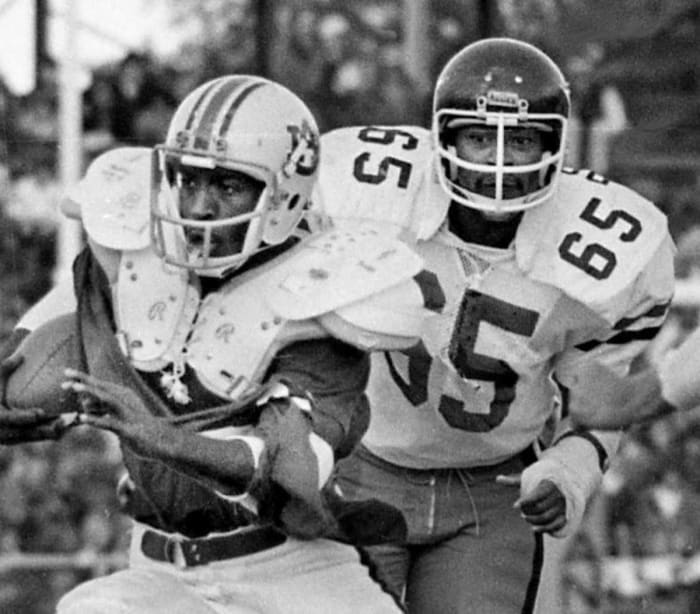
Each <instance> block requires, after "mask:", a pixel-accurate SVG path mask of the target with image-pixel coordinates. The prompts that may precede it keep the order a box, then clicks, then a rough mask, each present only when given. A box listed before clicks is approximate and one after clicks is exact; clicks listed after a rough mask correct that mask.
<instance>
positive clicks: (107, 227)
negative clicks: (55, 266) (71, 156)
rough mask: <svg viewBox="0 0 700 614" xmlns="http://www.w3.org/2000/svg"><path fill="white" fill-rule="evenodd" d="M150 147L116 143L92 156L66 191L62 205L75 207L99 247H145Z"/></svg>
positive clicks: (128, 248) (147, 236) (147, 229)
mask: <svg viewBox="0 0 700 614" xmlns="http://www.w3.org/2000/svg"><path fill="white" fill-rule="evenodd" d="M150 179H151V150H150V149H149V148H148V147H119V148H117V149H112V150H111V151H108V152H105V153H103V154H102V155H101V156H99V157H97V158H95V160H93V161H92V163H91V164H90V166H89V167H88V170H87V172H86V173H85V177H83V179H81V180H80V181H79V182H78V183H77V184H76V185H75V186H74V187H73V188H72V189H70V190H69V192H68V194H67V195H66V202H65V203H64V204H63V209H64V210H65V211H67V213H68V214H69V215H71V213H70V212H71V211H73V212H75V211H79V217H80V219H82V223H83V227H84V228H85V232H86V233H87V234H88V236H89V237H90V238H91V239H92V241H94V242H95V243H97V244H98V245H102V246H103V247H107V248H110V249H118V250H138V249H143V248H145V247H147V246H148V245H149V243H150V237H149V196H150Z"/></svg>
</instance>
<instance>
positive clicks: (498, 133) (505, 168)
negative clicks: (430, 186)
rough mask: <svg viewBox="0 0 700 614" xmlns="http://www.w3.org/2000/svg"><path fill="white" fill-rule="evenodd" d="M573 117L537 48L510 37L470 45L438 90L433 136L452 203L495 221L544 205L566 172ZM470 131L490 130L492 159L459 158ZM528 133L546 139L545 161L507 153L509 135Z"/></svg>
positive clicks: (560, 80)
mask: <svg viewBox="0 0 700 614" xmlns="http://www.w3.org/2000/svg"><path fill="white" fill-rule="evenodd" d="M568 114H569V95H568V87H567V85H566V81H565V80H564V77H563V75H562V74H561V72H560V71H559V69H558V68H557V66H556V65H555V64H554V63H553V62H552V61H551V60H550V59H549V58H548V57H547V56H546V55H545V54H544V53H542V52H541V51H539V50H538V49H537V48H535V47H533V46H531V45H528V44H526V43H522V42H519V41H514V40H510V39H486V40H483V41H479V42H477V43H474V44H472V45H469V46H468V47H466V48H465V49H463V50H462V51H461V52H460V53H458V54H457V55H456V56H454V57H453V58H452V60H450V62H448V64H447V66H445V68H444V69H443V71H442V72H441V74H440V77H439V78H438V82H437V86H436V88H435V97H434V101H433V127H432V132H433V139H434V147H435V164H436V172H437V176H438V179H439V182H440V184H441V186H442V187H443V189H444V190H445V191H446V192H447V193H448V195H449V196H450V198H451V199H452V200H454V201H456V202H457V203H459V204H461V205H464V206H467V207H471V208H474V209H478V210H481V211H483V212H485V214H487V215H490V216H493V217H494V218H495V219H497V218H499V217H507V216H509V215H512V214H514V213H516V212H519V211H523V210H525V209H529V208H531V207H534V206H537V205H539V204H541V203H542V202H544V201H545V200H547V199H548V198H550V197H551V195H552V194H553V192H554V190H555V189H556V184H557V180H558V177H559V174H560V171H561V168H562V166H563V158H564V151H565V135H566V124H567V120H568ZM469 126H479V127H482V128H483V129H484V130H488V131H492V133H493V135H492V140H493V144H494V147H493V152H492V155H491V156H490V157H489V159H488V160H486V159H467V158H466V157H465V156H464V155H458V151H457V149H458V148H457V147H456V139H457V138H458V134H459V131H460V130H464V129H465V127H469ZM527 129H530V130H535V131H537V133H538V134H539V136H540V140H541V143H542V151H541V155H539V156H538V157H539V159H532V160H525V161H523V159H520V160H518V159H517V158H518V156H512V155H511V154H510V153H509V151H510V149H509V145H508V142H509V138H510V137H509V135H510V134H512V133H513V132H516V133H517V131H522V130H527ZM513 158H515V159H513ZM476 178H478V180H477V179H476ZM480 185H481V186H483V187H479V186H480Z"/></svg>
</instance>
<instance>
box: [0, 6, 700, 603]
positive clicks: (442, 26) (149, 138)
mask: <svg viewBox="0 0 700 614" xmlns="http://www.w3.org/2000/svg"><path fill="white" fill-rule="evenodd" d="M102 1H104V0H98V2H102ZM18 2H25V3H26V4H27V5H29V4H30V3H31V5H32V7H31V8H32V10H33V12H32V15H33V16H34V20H33V28H32V36H33V42H34V57H35V58H36V61H35V72H34V75H33V76H34V77H35V83H34V87H33V89H32V90H31V91H29V92H25V93H21V94H18V93H16V92H13V91H12V90H11V89H10V88H9V87H8V85H7V84H6V82H5V81H4V80H3V78H2V74H0V227H1V228H2V231H1V232H0V341H1V340H2V339H4V338H5V337H6V335H7V333H8V332H9V331H10V330H11V328H12V326H13V325H14V323H15V322H16V320H17V318H18V317H19V315H20V314H21V313H22V312H23V311H24V310H25V309H26V307H27V306H28V305H30V304H31V303H32V302H33V301H35V300H37V299H38V298H39V297H40V296H41V295H42V294H43V293H44V292H46V291H47V289H48V288H49V287H50V285H51V284H52V282H53V280H54V279H55V277H56V275H57V274H58V273H59V272H60V271H58V269H57V266H58V267H60V266H61V263H62V262H64V261H65V258H66V249H70V245H69V246H68V248H67V247H66V245H65V237H64V235H62V234H61V231H62V226H61V224H62V223H63V222H62V220H61V216H60V214H59V212H58V202H59V200H60V195H61V193H62V192H63V190H64V189H65V187H66V186H65V183H66V180H65V173H63V174H62V167H61V165H62V164H65V162H62V159H61V143H62V140H61V139H62V135H61V133H60V129H61V128H60V127H61V125H62V124H61V122H60V121H59V115H60V113H61V104H62V101H61V75H62V72H61V70H62V66H63V65H62V62H65V57H61V56H60V54H57V53H56V52H55V51H52V44H51V42H52V41H51V40H50V33H51V32H52V28H50V27H49V26H50V25H51V24H52V23H56V22H60V21H61V20H66V19H67V17H66V11H65V5H66V2H57V1H56V2H54V1H52V0H4V1H1V0H0V21H1V20H2V19H3V14H7V10H8V9H9V8H10V6H11V5H14V4H16V3H18ZM132 4H133V3H132ZM147 4H149V5H152V2H151V3H147V2H146V1H145V0H144V1H143V6H144V14H146V9H145V7H146V5H147ZM160 6H161V9H162V10H161V14H163V15H165V18H166V27H171V28H172V31H173V32H177V33H178V40H177V44H176V45H175V46H174V47H173V49H172V50H171V51H170V52H169V53H163V52H162V51H158V50H157V49H156V48H155V47H154V46H151V45H145V46H139V47H129V46H128V45H121V46H119V43H118V41H117V43H116V44H117V45H118V47H119V50H118V55H119V57H118V59H117V60H115V61H113V62H108V63H105V64H102V65H93V64H90V63H88V62H85V63H84V64H83V65H81V66H80V67H79V68H80V69H81V74H82V75H83V78H82V80H81V83H82V85H81V88H80V92H79V95H80V99H79V100H80V104H79V132H78V134H79V137H80V140H79V146H78V152H79V160H78V167H79V170H82V169H84V168H85V166H86V165H87V164H88V163H89V161H90V160H91V159H92V158H93V157H94V156H95V155H98V154H99V153H101V152H102V151H104V150H105V149H108V148H110V147H113V146H116V145H118V144H146V145H150V144H153V143H154V142H156V141H157V140H158V139H159V138H160V137H161V136H162V134H163V131H164V128H165V126H166V125H167V121H168V119H169V115H170V113H171V112H172V110H173V109H174V106H175V104H176V101H178V100H180V99H181V98H182V97H183V95H184V94H185V93H187V92H188V91H189V90H191V89H192V88H193V86H194V85H196V84H198V83H200V82H203V81H205V80H206V79H209V78H211V77H214V76H216V75H219V74H224V73H235V72H239V73H251V74H260V75H264V76H268V77H271V78H273V79H276V80H278V81H280V82H282V83H284V84H285V85H287V86H288V87H290V88H291V89H292V90H294V91H295V92H297V93H298V94H299V95H300V96H301V97H302V98H303V99H304V100H306V101H307V102H308V103H309V105H310V106H311V108H312V110H313V111H314V112H315V114H316V116H317V118H318V119H319V122H320V125H321V128H322V129H323V130H327V129H330V128H333V127H336V126H340V125H349V124H353V123H362V124H397V123H414V124H422V125H428V122H429V117H430V94H431V87H432V83H433V81H434V78H435V75H436V74H437V72H438V71H439V69H440V68H441V67H442V65H443V64H444V62H445V61H446V59H447V58H449V57H450V55H451V54H452V53H454V52H455V51H456V50H458V49H459V48H461V47H462V46H463V45H465V44H467V43H469V42H471V41H473V40H476V39H478V38H481V37H484V36H493V35H507V36H515V37H519V38H523V39H525V40H528V41H530V42H533V43H535V44H538V45H539V46H541V47H542V48H543V49H544V50H546V51H547V52H548V53H549V54H550V55H551V56H552V57H553V58H554V59H555V60H556V61H557V62H558V63H559V64H560V65H561V66H562V67H563V69H564V71H565V73H566V74H567V76H568V77H569V79H570V81H571V86H572V90H573V101H574V114H575V121H574V122H572V127H571V135H570V146H569V152H568V162H569V164H571V165H572V166H579V167H587V168H593V169H594V170H596V171H598V172H600V173H604V174H607V175H608V176H609V177H611V178H613V179H616V180H620V181H622V182H623V183H626V184H628V185H630V186H631V187H633V188H635V189H636V190H638V191H639V192H641V193H642V194H644V195H645V196H647V197H648V198H650V199H651V200H653V201H654V202H655V203H656V204H657V206H659V207H660V208H661V209H662V210H663V211H664V212H665V213H667V214H668V216H669V221H670V226H671V231H672V234H673V236H674V238H675V239H676V241H677V244H678V246H679V252H678V261H677V277H678V279H679V289H678V293H677V298H676V302H675V304H674V308H673V311H672V314H671V317H670V319H669V322H668V324H667V325H666V326H665V327H664V329H663V330H662V333H661V335H660V337H659V339H658V340H657V341H656V343H655V344H654V346H653V348H652V349H651V350H650V352H649V356H648V359H649V360H651V361H654V360H655V359H656V357H658V355H660V353H662V352H663V351H665V350H666V349H668V348H669V347H672V346H674V345H676V344H677V343H678V342H679V340H680V339H682V338H683V336H684V334H685V333H686V332H687V330H688V329H689V328H691V327H693V326H694V325H695V324H697V313H698V304H700V46H698V44H697V41H698V40H700V0H673V1H668V0H667V1H662V0H616V1H615V2H609V1H605V0H500V1H496V0H433V1H428V0H353V1H352V2H348V1H346V0H278V1H276V2H273V1H272V0H258V1H255V0H198V1H195V2H187V3H181V2H176V1H175V0H160ZM59 9H60V10H59ZM136 17H138V15H137V16H136ZM72 25H73V27H77V28H78V30H80V29H81V28H83V29H89V30H90V31H91V35H92V36H95V35H97V36H99V35H100V28H99V24H89V23H85V22H78V23H77V25H76V23H73V24H72ZM159 27H162V26H159ZM96 33H97V34H96ZM154 34H155V33H154ZM111 42H112V44H115V41H111ZM62 266H65V262H64V264H63V265H62ZM696 422H697V421H696V419H694V418H693V417H692V416H690V417H688V418H687V419H685V420H684V422H683V423H682V424H679V423H678V421H676V420H675V419H674V420H667V421H663V422H660V423H658V424H655V425H654V426H652V427H644V428H638V429H634V430H633V431H632V432H631V433H630V434H629V435H628V436H627V438H626V443H625V445H624V446H623V450H622V455H621V460H620V461H619V462H618V464H617V467H616V469H615V472H614V473H613V474H612V475H611V477H610V478H609V479H608V480H607V481H606V491H605V493H606V494H605V495H604V496H601V497H600V499H599V502H598V504H597V505H596V506H594V509H593V510H592V512H591V515H590V517H589V520H588V525H587V528H586V530H585V531H584V532H583V533H582V534H581V536H580V537H579V538H578V539H577V540H576V542H575V543H574V544H573V546H572V551H571V554H570V555H569V556H568V558H567V564H566V565H565V566H564V567H563V569H564V570H565V573H564V575H563V578H562V585H561V590H562V595H563V601H564V602H565V603H567V604H568V605H567V606H566V607H567V609H568V610H569V611H570V612H584V611H590V612H626V611H630V612H645V613H651V612H667V611H668V612H685V611H687V612H691V611H700V606H698V603H697V602H696V601H695V600H697V599H698V596H697V594H696V593H697V590H696V586H694V585H695V584H697V582H695V581H689V580H684V581H682V582H681V581H679V580H678V577H676V576H677V575H678V569H679V566H678V565H675V567H673V569H674V570H675V571H674V572H673V573H674V574H675V575H674V577H673V578H672V579H670V580H666V581H665V583H664V582H658V581H654V582H651V581H648V580H646V579H644V578H643V577H642V579H639V578H638V580H639V581H638V585H637V586H636V588H635V587H634V586H632V587H631V588H630V586H631V585H630V584H629V582H627V583H626V584H625V583H624V582H623V581H622V580H620V581H619V582H618V581H617V580H615V579H611V578H610V577H608V576H606V573H608V574H609V576H612V575H614V574H612V572H610V571H609V570H610V569H611V568H609V567H606V566H605V565H606V561H609V560H612V558H617V559H620V558H624V557H627V558H630V559H632V560H638V561H644V560H647V559H649V557H652V556H656V557H659V556H661V557H666V560H668V557H669V556H670V555H673V556H676V557H680V559H679V560H681V559H682V560H683V561H686V562H687V561H693V560H694V559H693V557H694V556H695V555H696V554H697V551H698V546H700V543H699V540H700V526H698V525H700V520H698V519H697V518H696V517H697V516H699V515H698V513H697V511H698V507H697V503H698V502H697V497H698V495H699V494H700V475H696V474H697V473H698V472H699V471H700V462H698V461H699V460H700V458H699V457H700V451H699V448H700V428H699V427H697V426H696ZM120 471H121V465H120V457H119V452H118V449H117V446H116V445H115V442H114V440H113V439H111V438H110V437H108V436H102V435H99V434H97V433H96V432H92V431H83V430H76V431H75V432H72V433H71V434H69V436H67V437H66V438H65V439H64V440H63V441H62V442H61V443H59V444H57V445H53V444H32V445H28V446H23V447H17V448H0V612H8V613H10V612H11V613H20V614H25V613H26V614H44V613H48V612H52V611H53V606H54V604H55V601H56V599H57V597H58V596H59V595H60V594H61V593H63V592H65V591H66V590H68V588H70V587H71V586H73V585H74V584H75V583H76V582H79V581H81V580H83V579H85V578H88V577H90V576H91V575H94V574H101V573H106V572H108V571H110V570H111V569H114V568H116V567H119V566H120V565H122V564H123V563H124V548H125V538H124V535H125V530H124V529H125V527H126V525H125V520H124V518H123V517H121V516H120V514H119V513H118V501H117V500H116V494H115V488H114V487H115V483H116V480H117V477H118V475H119V473H120ZM660 493H661V494H660ZM669 493H670V494H669ZM664 497H665V498H664ZM669 497H670V499H669ZM674 497H675V498H674ZM669 500H673V501H674V502H675V503H674V504H673V505H668V504H667V503H668V501H669ZM664 502H666V503H664ZM669 510H670V511H669ZM674 560H676V559H674ZM606 570H607V571H606ZM698 575H700V574H698ZM637 576H639V574H637ZM639 577H641V576H639ZM606 578H607V579H606ZM679 583H682V584H684V585H685V586H684V588H682V589H678V588H675V587H676V586H677V585H678V584H679ZM618 584H619V585H618ZM601 588H602V589H604V590H603V591H602V592H599V591H598V589H601ZM605 589H607V592H606V590H605ZM620 593H622V594H620ZM696 608H697V609H696Z"/></svg>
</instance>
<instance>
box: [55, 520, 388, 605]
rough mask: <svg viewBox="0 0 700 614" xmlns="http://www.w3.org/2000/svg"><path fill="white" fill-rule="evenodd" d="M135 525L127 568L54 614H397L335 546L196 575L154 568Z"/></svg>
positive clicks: (293, 550)
mask: <svg viewBox="0 0 700 614" xmlns="http://www.w3.org/2000/svg"><path fill="white" fill-rule="evenodd" d="M143 530H144V527H143V525H138V524H135V526H134V532H133V536H132V540H131V552H130V557H129V558H130V567H129V569H127V570H124V571H118V572H116V573H113V574H112V575H110V576H106V577H103V578H97V579H95V580H90V581H89V582H85V583H83V584H81V585H80V586H78V587H76V588H75V589H73V590H72V591H70V592H69V593H68V594H67V595H65V596H64V597H63V598H62V599H61V601H60V602H59V604H58V606H57V609H56V612H57V614H135V613H144V612H146V613H148V614H329V613H331V612H332V613H333V614H396V613H398V612H400V610H399V608H398V607H397V606H396V605H395V603H394V601H393V600H392V599H391V597H389V595H387V594H386V593H384V592H383V591H382V590H381V589H380V588H379V586H378V585H377V584H375V583H374V582H373V581H372V580H371V579H370V577H369V575H368V571H367V568H365V567H364V566H362V565H361V564H360V561H359V556H358V553H357V551H356V550H355V549H354V548H352V547H350V546H346V545H344V544H340V543H337V542H334V541H330V540H325V539H317V540H312V541H300V540H297V539H293V538H288V539H287V541H286V542H285V543H284V544H282V545H280V546H276V547H274V548H270V549H268V550H263V551H262V552H256V553H255V554H251V555H248V556H242V557H238V558H234V559H228V560H225V561H217V562H213V563H209V564H208V565H202V566H199V567H190V568H184V569H182V568H179V567H177V566H176V565H173V564H171V563H163V562H159V561H153V560H151V559H149V558H147V557H146V556H144V555H143V553H142V552H141V548H140V542H141V535H142V534H143Z"/></svg>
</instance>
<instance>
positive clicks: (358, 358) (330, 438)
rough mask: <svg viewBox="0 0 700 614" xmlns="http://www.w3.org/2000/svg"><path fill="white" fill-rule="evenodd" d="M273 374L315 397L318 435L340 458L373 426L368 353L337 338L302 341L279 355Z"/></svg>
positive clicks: (272, 370) (271, 373)
mask: <svg viewBox="0 0 700 614" xmlns="http://www.w3.org/2000/svg"><path fill="white" fill-rule="evenodd" d="M268 374H269V377H271V378H276V379H283V380H287V381H289V382H291V383H292V384H293V385H294V386H296V387H297V388H299V389H300V390H303V391H305V392H306V393H307V394H308V395H309V396H310V397H311V398H312V399H313V408H312V420H313V429H314V432H315V433H316V434H317V435H319V436H320V437H321V438H323V439H324V440H325V441H326V442H328V443H329V444H330V446H331V447H332V448H333V451H334V453H335V457H336V459H337V458H341V457H343V456H346V455H347V454H349V453H350V451H351V450H352V449H353V448H354V447H355V445H356V444H357V443H358V442H359V440H360V438H361V437H362V435H363V434H364V432H365V430H366V429H367V426H368V424H369V404H368V402H367V398H366V397H365V393H364V391H365V386H366V385H367V380H368V377H369V356H368V355H367V354H366V353H364V352H362V351H361V350H358V349H357V348H355V347H352V346H350V345H348V344H345V343H343V342H341V341H339V340H337V339H331V338H325V339H316V340H311V341H300V342H297V343H294V344H292V345H290V346H288V347H286V348H285V349H284V350H282V351H281V352H280V353H279V354H278V356H277V357H276V358H275V360H274V361H273V363H272V365H271V367H270V369H269V371H268Z"/></svg>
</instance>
